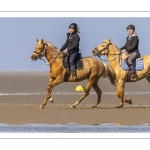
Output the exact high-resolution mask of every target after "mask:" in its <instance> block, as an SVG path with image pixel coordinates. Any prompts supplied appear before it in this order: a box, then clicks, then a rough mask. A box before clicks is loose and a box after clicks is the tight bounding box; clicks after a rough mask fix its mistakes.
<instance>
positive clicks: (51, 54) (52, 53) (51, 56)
mask: <svg viewBox="0 0 150 150" xmlns="http://www.w3.org/2000/svg"><path fill="white" fill-rule="evenodd" d="M57 53H58V50H57V49H54V48H52V47H50V46H47V47H46V53H45V54H46V55H45V57H46V59H47V61H48V62H49V63H50V65H53V64H56V63H53V62H54V61H56V60H57V58H55V57H56V55H57ZM53 60H54V61H53Z"/></svg>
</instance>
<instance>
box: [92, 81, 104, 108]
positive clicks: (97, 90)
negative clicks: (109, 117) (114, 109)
mask: <svg viewBox="0 0 150 150" xmlns="http://www.w3.org/2000/svg"><path fill="white" fill-rule="evenodd" d="M92 87H93V89H94V90H95V92H96V94H97V96H98V99H97V105H96V106H93V107H92V108H95V107H96V108H99V107H100V101H101V94H102V91H101V89H100V88H99V86H98V84H97V82H96V83H94V84H93V85H92Z"/></svg>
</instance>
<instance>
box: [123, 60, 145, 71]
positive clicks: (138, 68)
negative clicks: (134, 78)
mask: <svg viewBox="0 0 150 150" xmlns="http://www.w3.org/2000/svg"><path fill="white" fill-rule="evenodd" d="M121 68H122V69H123V70H126V71H129V70H131V69H130V67H129V65H128V64H127V63H126V61H125V60H122V62H121ZM143 68H144V64H143V58H142V57H141V58H138V59H136V61H135V70H136V71H141V70H143Z"/></svg>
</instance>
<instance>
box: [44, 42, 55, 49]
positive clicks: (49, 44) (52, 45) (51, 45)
mask: <svg viewBox="0 0 150 150" xmlns="http://www.w3.org/2000/svg"><path fill="white" fill-rule="evenodd" d="M45 43H46V44H47V45H48V46H50V47H51V48H53V49H55V50H58V48H57V47H56V46H55V45H54V44H52V42H45Z"/></svg>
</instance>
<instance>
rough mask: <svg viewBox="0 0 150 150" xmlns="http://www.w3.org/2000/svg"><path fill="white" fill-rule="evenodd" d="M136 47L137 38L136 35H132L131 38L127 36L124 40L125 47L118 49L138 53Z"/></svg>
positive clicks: (137, 44)
mask: <svg viewBox="0 0 150 150" xmlns="http://www.w3.org/2000/svg"><path fill="white" fill-rule="evenodd" d="M138 46H139V38H138V35H137V34H136V33H134V34H133V35H132V36H128V37H127V38H126V43H125V45H124V46H123V47H121V48H120V49H121V50H123V49H125V50H126V51H127V52H128V53H132V52H139V49H138Z"/></svg>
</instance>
